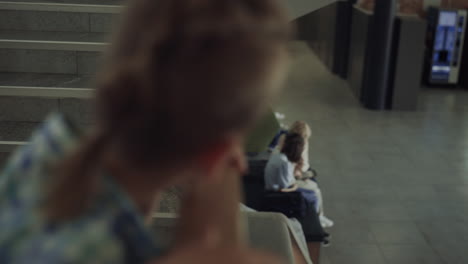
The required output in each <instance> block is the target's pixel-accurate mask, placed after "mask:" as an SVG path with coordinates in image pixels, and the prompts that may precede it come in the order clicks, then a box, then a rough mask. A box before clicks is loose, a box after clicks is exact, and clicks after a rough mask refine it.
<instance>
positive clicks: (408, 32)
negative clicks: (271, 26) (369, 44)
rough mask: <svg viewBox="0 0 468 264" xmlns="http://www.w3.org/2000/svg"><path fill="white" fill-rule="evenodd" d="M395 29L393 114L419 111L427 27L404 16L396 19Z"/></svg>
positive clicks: (418, 19) (391, 102)
mask: <svg viewBox="0 0 468 264" xmlns="http://www.w3.org/2000/svg"><path fill="white" fill-rule="evenodd" d="M396 28H397V30H396V32H395V39H396V43H395V45H396V47H395V52H394V54H395V65H393V67H394V75H393V80H394V82H393V83H392V86H393V89H392V94H391V95H390V96H389V98H390V107H391V108H392V109H394V110H416V108H417V106H418V96H419V92H420V90H421V80H422V72H423V65H424V45H425V38H426V28H427V23H426V21H425V20H422V19H420V18H417V17H412V16H402V17H399V18H398V19H397V23H396ZM391 78H392V77H391Z"/></svg>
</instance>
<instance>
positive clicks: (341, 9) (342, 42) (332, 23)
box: [296, 1, 352, 78]
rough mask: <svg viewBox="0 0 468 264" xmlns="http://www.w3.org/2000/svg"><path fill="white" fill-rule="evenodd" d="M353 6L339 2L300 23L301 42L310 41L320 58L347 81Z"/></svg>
mask: <svg viewBox="0 0 468 264" xmlns="http://www.w3.org/2000/svg"><path fill="white" fill-rule="evenodd" d="M351 12H352V4H351V2H350V1H337V2H335V3H332V4H329V5H327V6H324V7H323V8H321V9H319V10H316V11H314V12H311V13H309V14H306V15H304V16H302V17H300V18H298V19H297V20H296V23H297V27H298V39H300V40H304V41H307V42H308V44H309V46H310V47H311V48H312V49H313V50H314V52H315V53H316V54H317V56H318V57H319V59H320V60H321V61H322V62H323V63H324V64H325V65H326V66H327V67H328V68H329V69H330V70H331V71H332V72H333V73H335V74H338V75H339V76H341V77H342V78H346V75H347V65H348V62H347V61H348V50H349V36H350V23H351Z"/></svg>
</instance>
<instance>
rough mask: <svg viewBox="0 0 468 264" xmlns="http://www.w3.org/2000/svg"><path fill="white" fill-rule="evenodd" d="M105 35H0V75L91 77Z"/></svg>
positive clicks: (18, 33) (102, 46)
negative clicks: (38, 74)
mask: <svg viewBox="0 0 468 264" xmlns="http://www.w3.org/2000/svg"><path fill="white" fill-rule="evenodd" d="M106 38H107V37H106V34H102V33H101V34H99V33H73V32H30V31H27V32H19V31H5V32H2V33H0V58H2V59H1V60H0V72H21V73H53V74H81V75H86V74H94V73H95V71H96V64H97V61H98V59H99V58H100V56H101V54H102V51H103V50H104V49H105V48H106V47H107V44H106V41H105V39H106Z"/></svg>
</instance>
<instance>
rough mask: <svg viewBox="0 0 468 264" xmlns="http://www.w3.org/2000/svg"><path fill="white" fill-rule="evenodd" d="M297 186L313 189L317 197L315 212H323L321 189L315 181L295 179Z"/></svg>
mask: <svg viewBox="0 0 468 264" xmlns="http://www.w3.org/2000/svg"><path fill="white" fill-rule="evenodd" d="M297 186H299V188H303V189H306V190H310V191H313V192H314V193H315V196H316V197H317V208H318V209H317V212H318V213H319V214H323V197H322V191H321V190H320V188H319V187H318V185H317V183H316V182H314V181H311V180H299V181H297Z"/></svg>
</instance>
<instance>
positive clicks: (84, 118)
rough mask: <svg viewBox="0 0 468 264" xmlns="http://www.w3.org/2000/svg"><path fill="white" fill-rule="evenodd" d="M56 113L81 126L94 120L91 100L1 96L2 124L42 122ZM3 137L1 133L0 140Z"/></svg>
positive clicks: (0, 115) (0, 111) (0, 132)
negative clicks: (49, 115)
mask: <svg viewBox="0 0 468 264" xmlns="http://www.w3.org/2000/svg"><path fill="white" fill-rule="evenodd" d="M56 111H59V112H61V113H64V114H66V115H67V116H69V117H70V118H71V119H72V120H73V121H75V122H76V123H80V124H91V123H93V120H94V114H93V105H92V100H91V99H87V98H45V97H25V96H0V122H41V121H43V120H44V119H45V118H46V117H47V115H48V114H50V113H51V112H56ZM2 135H3V134H2V131H0V140H2V139H1V136H2Z"/></svg>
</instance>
